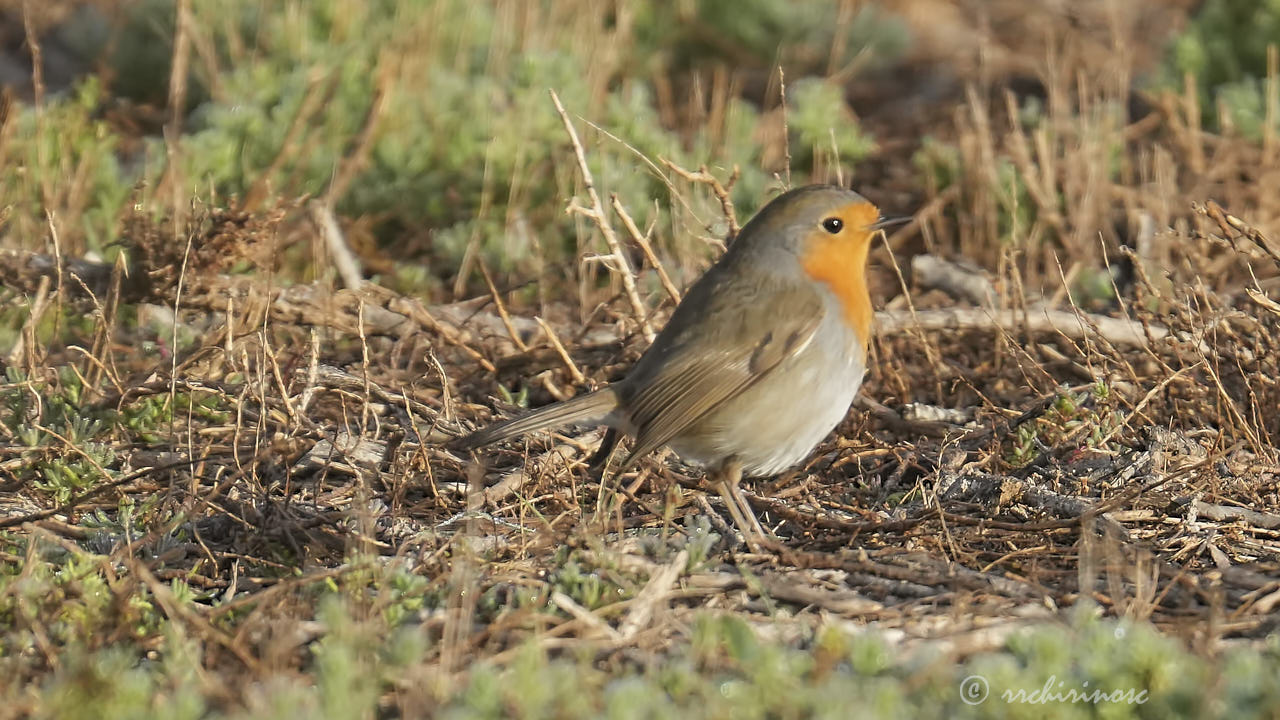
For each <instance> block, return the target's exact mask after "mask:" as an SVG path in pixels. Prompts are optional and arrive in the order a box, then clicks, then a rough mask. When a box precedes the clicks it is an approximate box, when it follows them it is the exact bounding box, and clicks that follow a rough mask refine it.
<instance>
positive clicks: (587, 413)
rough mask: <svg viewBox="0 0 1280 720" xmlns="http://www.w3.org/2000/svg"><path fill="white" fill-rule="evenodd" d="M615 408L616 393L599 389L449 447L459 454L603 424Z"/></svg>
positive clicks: (469, 437)
mask: <svg viewBox="0 0 1280 720" xmlns="http://www.w3.org/2000/svg"><path fill="white" fill-rule="evenodd" d="M617 407H618V393H617V392H616V391H615V390H614V389H613V388H609V387H606V388H601V389H599V390H597V391H595V392H593V393H587V394H586V395H582V396H579V397H576V398H573V399H571V400H565V401H564V402H558V403H554V404H551V405H547V406H546V407H541V408H538V409H537V410H533V411H531V412H529V413H526V414H524V415H521V416H520V417H516V418H512V419H510V420H503V421H502V422H497V423H494V424H492V425H490V426H489V427H486V428H483V429H480V430H477V431H475V432H473V433H471V434H470V435H466V436H464V437H460V438H458V439H457V440H454V441H453V442H451V443H450V445H452V446H453V447H456V448H458V449H460V450H470V449H472V448H478V447H481V446H484V445H491V444H493V443H496V442H501V441H503V440H506V439H508V438H513V437H516V436H517V435H524V434H525V433H531V432H534V431H536V430H546V429H547V428H554V427H560V426H561V425H568V424H570V423H583V422H590V421H593V420H595V421H600V420H604V419H605V418H606V417H608V416H609V413H611V412H613V411H614V410H615V409H616V408H617Z"/></svg>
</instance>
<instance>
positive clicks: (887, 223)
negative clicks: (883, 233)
mask: <svg viewBox="0 0 1280 720" xmlns="http://www.w3.org/2000/svg"><path fill="white" fill-rule="evenodd" d="M912 220H915V218H913V217H910V216H908V217H891V218H886V217H882V218H880V219H879V220H877V221H876V222H874V223H872V224H871V225H868V226H867V229H868V230H871V231H872V232H874V231H876V230H884V229H885V228H891V227H895V226H897V225H905V224H907V223H909V222H911V221H912Z"/></svg>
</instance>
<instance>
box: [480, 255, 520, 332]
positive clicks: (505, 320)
mask: <svg viewBox="0 0 1280 720" xmlns="http://www.w3.org/2000/svg"><path fill="white" fill-rule="evenodd" d="M476 261H477V265H479V267H480V274H481V275H483V276H484V284H485V285H486V286H487V287H488V288H489V296H490V297H492V298H493V306H494V307H495V308H497V310H498V317H499V318H501V319H502V326H503V327H505V328H506V329H507V335H508V336H509V337H510V338H511V342H513V343H515V346H516V349H517V350H519V351H520V352H528V351H529V346H528V345H525V343H524V340H522V339H521V338H520V333H518V332H516V328H515V325H513V324H512V323H511V316H510V315H508V314H507V305H506V303H504V302H502V293H500V292H498V288H497V286H496V285H494V284H493V275H491V274H489V265H488V264H487V263H486V262H485V261H484V259H483V258H480V257H477V258H476Z"/></svg>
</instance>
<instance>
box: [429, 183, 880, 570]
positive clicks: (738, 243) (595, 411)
mask: <svg viewBox="0 0 1280 720" xmlns="http://www.w3.org/2000/svg"><path fill="white" fill-rule="evenodd" d="M902 220H905V218H904V219H885V218H884V217H882V216H881V214H880V211H879V209H878V208H877V207H876V206H875V205H873V204H872V203H870V202H869V201H868V200H867V199H866V198H864V197H863V196H862V195H859V194H858V193H856V192H854V191H853V190H849V189H846V188H843V187H840V186H835V185H808V186H804V187H799V188H795V189H792V190H789V191H787V192H785V193H783V194H781V195H779V196H777V197H776V198H774V199H773V200H772V201H770V202H768V203H767V204H766V205H765V206H764V207H763V208H761V209H760V210H759V211H758V212H757V213H756V214H755V215H754V216H753V217H752V218H751V219H750V220H749V221H748V222H747V224H746V225H744V226H743V227H742V229H741V230H740V231H739V232H738V234H737V236H736V237H734V238H733V239H732V240H731V242H730V243H729V245H728V248H727V249H726V251H725V252H724V253H723V254H722V255H721V256H720V258H719V260H717V261H716V262H715V263H714V264H713V265H712V266H711V267H710V268H708V269H707V271H706V272H705V273H704V274H703V275H702V276H701V277H700V278H698V279H697V280H696V281H695V282H694V284H693V285H692V286H691V287H690V288H689V289H688V291H687V292H686V293H685V295H684V297H683V298H682V299H681V301H680V302H679V304H678V305H677V306H676V308H675V310H674V312H673V313H672V315H671V318H670V320H668V322H667V324H666V325H665V326H664V327H663V328H662V330H661V331H660V332H659V333H658V334H657V336H656V337H655V338H654V340H653V342H652V344H651V345H650V346H649V348H648V349H647V350H646V351H645V352H644V353H643V354H642V355H641V356H640V358H639V359H638V360H637V361H636V363H635V365H634V366H632V368H631V370H630V371H629V372H628V373H627V374H626V375H625V377H623V378H622V379H621V380H619V381H617V382H614V383H611V384H609V385H606V386H604V387H602V388H600V389H598V390H595V391H594V392H590V393H587V394H584V395H580V396H577V397H574V398H571V399H568V400H565V401H562V402H557V403H553V404H551V405H548V406H544V407H541V408H538V409H535V410H532V411H530V412H527V413H526V414H523V415H520V416H517V417H514V418H511V419H508V420H503V421H499V422H496V423H494V424H492V425H489V426H488V427H485V428H482V429H480V430H477V431H475V432H473V433H471V434H469V435H466V436H463V437H461V438H459V439H457V440H455V441H454V443H452V445H454V446H455V447H457V448H458V449H461V450H474V449H476V448H480V447H483V446H486V445H491V444H493V443H497V442H501V441H503V440H507V439H510V438H513V437H517V436H521V435H525V434H527V433H531V432H536V431H539V430H547V429H553V428H556V427H560V426H563V425H569V424H579V425H586V424H596V425H605V426H608V428H609V432H608V433H607V434H606V436H605V440H604V443H603V446H602V449H601V453H612V450H613V445H614V443H616V442H617V440H618V436H619V434H622V435H627V436H629V437H631V438H633V439H634V445H633V446H632V449H631V452H630V454H629V455H628V456H627V457H626V459H625V460H624V461H623V463H622V465H621V466H620V467H619V469H618V472H619V473H621V472H625V471H626V470H627V469H628V468H630V467H631V466H632V465H633V464H634V463H635V462H636V461H637V460H638V459H640V458H642V457H644V456H645V455H647V454H649V453H650V452H653V451H655V450H657V449H659V448H661V447H663V446H668V447H670V448H671V449H672V450H673V451H674V452H675V453H676V455H678V456H679V457H680V458H681V459H682V460H685V461H687V462H690V463H691V464H695V465H700V466H703V467H705V468H706V469H707V471H708V473H709V476H710V477H711V478H713V479H714V480H715V481H716V487H717V489H718V490H719V492H720V494H721V495H722V496H723V498H724V501H725V505H726V507H727V508H728V511H729V513H730V515H731V516H732V519H733V521H734V524H735V525H737V527H738V530H739V531H740V532H741V533H742V535H743V538H744V540H745V541H746V544H747V545H748V547H749V548H750V549H752V550H756V549H757V548H758V547H759V544H758V541H761V540H763V530H762V528H761V527H760V525H759V522H758V521H757V520H756V517H755V515H754V513H752V512H751V508H750V506H748V505H747V503H746V501H745V498H744V497H743V496H742V493H741V491H740V489H739V484H740V482H741V479H742V477H743V476H744V475H745V476H748V477H767V476H771V475H777V474H779V473H781V472H783V471H785V470H788V469H790V468H792V467H794V466H795V465H797V464H798V463H800V462H801V461H802V460H804V459H805V458H806V457H807V456H808V455H809V454H810V453H811V452H812V451H813V449H814V448H815V447H816V446H817V445H818V444H819V443H820V442H821V441H822V440H823V439H824V438H825V437H826V436H827V435H828V434H829V433H830V432H831V431H832V430H833V429H834V428H835V427H836V426H837V425H838V424H840V422H841V421H842V420H843V419H844V417H845V415H846V414H847V413H848V410H849V407H850V406H851V404H852V403H853V400H854V397H855V395H856V394H857V392H858V389H859V388H860V386H861V385H862V380H863V377H864V375H865V374H866V370H867V347H868V342H869V340H870V337H871V331H872V327H871V326H872V319H873V315H874V313H873V309H872V305H871V296H870V292H869V290H868V287H867V280H866V267H867V256H868V253H869V250H870V246H871V243H872V240H873V238H874V237H875V236H876V235H877V233H879V231H881V230H882V229H883V228H885V227H888V226H889V225H892V224H896V223H897V222H901V221H902ZM601 453H597V457H600V455H601Z"/></svg>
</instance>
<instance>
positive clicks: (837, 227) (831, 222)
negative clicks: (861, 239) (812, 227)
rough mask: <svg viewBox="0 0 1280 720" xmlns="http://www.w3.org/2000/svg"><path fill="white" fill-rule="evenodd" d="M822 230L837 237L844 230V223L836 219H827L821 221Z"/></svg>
mask: <svg viewBox="0 0 1280 720" xmlns="http://www.w3.org/2000/svg"><path fill="white" fill-rule="evenodd" d="M822 229H824V230H826V231H827V232H829V233H831V234H832V235H838V234H839V233H840V231H841V230H843V229H844V221H843V220H841V219H840V218H838V217H829V218H827V219H826V220H823V221H822Z"/></svg>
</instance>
